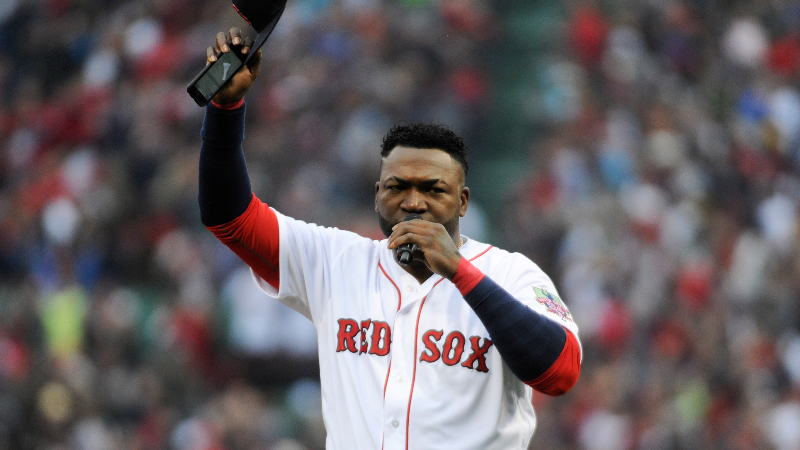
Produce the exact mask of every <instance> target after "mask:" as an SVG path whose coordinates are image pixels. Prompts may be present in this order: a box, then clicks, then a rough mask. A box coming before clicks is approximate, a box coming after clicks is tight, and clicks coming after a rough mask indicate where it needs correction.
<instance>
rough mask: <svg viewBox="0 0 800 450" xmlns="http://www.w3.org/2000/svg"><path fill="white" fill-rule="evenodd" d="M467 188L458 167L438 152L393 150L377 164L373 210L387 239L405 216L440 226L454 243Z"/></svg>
mask: <svg viewBox="0 0 800 450" xmlns="http://www.w3.org/2000/svg"><path fill="white" fill-rule="evenodd" d="M468 203H469V188H467V187H465V186H464V171H463V169H462V168H461V165H460V164H459V163H458V162H457V161H456V160H455V159H453V157H451V156H450V155H449V154H447V153H445V152H444V151H442V150H432V149H418V148H410V147H400V146H398V147H395V148H394V150H392V152H391V153H389V155H388V156H387V157H386V158H384V159H383V162H382V164H381V179H380V181H378V182H377V183H376V184H375V211H377V212H378V220H379V222H380V226H381V230H382V231H383V234H385V235H386V236H387V237H388V236H389V235H390V234H392V227H393V226H394V225H396V224H397V223H399V222H401V221H402V220H403V218H405V217H406V216H407V215H408V214H411V213H417V214H419V215H421V216H422V218H423V219H424V220H427V221H430V222H437V223H441V224H442V225H444V227H445V229H446V230H447V232H448V233H449V234H450V236H451V237H453V240H454V242H457V241H458V220H459V218H460V217H463V216H464V214H466V212H467V204H468Z"/></svg>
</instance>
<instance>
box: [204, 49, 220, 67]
mask: <svg viewBox="0 0 800 450" xmlns="http://www.w3.org/2000/svg"><path fill="white" fill-rule="evenodd" d="M216 60H217V50H216V49H215V48H214V47H208V48H207V49H206V65H208V64H211V63H213V62H214V61H216Z"/></svg>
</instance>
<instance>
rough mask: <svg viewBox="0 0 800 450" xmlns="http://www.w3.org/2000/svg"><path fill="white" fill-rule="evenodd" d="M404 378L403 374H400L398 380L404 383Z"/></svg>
mask: <svg viewBox="0 0 800 450" xmlns="http://www.w3.org/2000/svg"><path fill="white" fill-rule="evenodd" d="M403 379H404V378H403V376H402V375H398V376H397V381H398V382H400V383H402V382H403Z"/></svg>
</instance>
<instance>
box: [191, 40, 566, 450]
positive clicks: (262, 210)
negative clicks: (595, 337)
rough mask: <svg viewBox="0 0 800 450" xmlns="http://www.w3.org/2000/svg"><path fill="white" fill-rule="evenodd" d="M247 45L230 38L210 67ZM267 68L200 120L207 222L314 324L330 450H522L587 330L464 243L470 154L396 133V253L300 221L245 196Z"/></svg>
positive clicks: (502, 254) (390, 230) (389, 186)
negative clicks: (543, 398) (252, 118)
mask: <svg viewBox="0 0 800 450" xmlns="http://www.w3.org/2000/svg"><path fill="white" fill-rule="evenodd" d="M251 45H252V42H251V41H250V40H249V39H242V37H241V32H240V31H239V30H238V29H237V28H233V29H231V30H230V31H229V32H228V33H220V34H218V35H217V41H216V45H215V46H213V47H209V48H208V53H207V55H208V61H209V62H212V61H214V60H216V58H217V55H218V54H219V53H220V52H227V51H230V49H231V47H237V46H241V51H242V53H245V54H247V53H248V52H249V49H250V46H251ZM259 64H260V57H258V55H256V56H255V57H253V58H252V59H251V61H250V64H249V65H248V66H247V67H245V68H244V69H242V70H241V71H240V72H239V73H237V74H236V76H235V77H234V78H233V80H232V82H231V83H230V84H229V85H228V86H226V87H224V88H223V90H222V91H220V93H219V94H217V96H216V97H215V98H214V100H213V102H212V103H211V104H210V105H209V106H207V108H206V118H205V122H204V124H203V130H202V137H203V143H202V146H201V152H200V192H199V201H200V207H201V218H202V221H203V223H204V224H205V225H206V226H207V227H208V228H209V229H210V230H211V231H212V232H213V233H214V234H215V235H216V236H217V237H218V238H219V239H220V240H221V241H222V242H224V243H225V244H226V245H228V246H229V247H230V248H231V249H232V250H233V251H234V252H236V253H237V254H238V255H239V256H240V257H241V258H242V259H243V260H244V261H245V262H247V264H248V265H250V267H251V268H252V270H253V273H254V275H255V279H256V282H257V283H258V285H259V286H261V288H262V289H263V290H264V291H265V292H266V293H267V295H269V296H271V297H275V298H277V299H278V300H279V301H281V302H283V303H285V304H287V305H289V306H290V307H292V308H293V309H295V310H296V311H298V312H299V313H301V314H303V315H304V316H305V317H307V318H308V319H309V320H311V321H312V322H313V323H314V325H315V327H316V329H317V334H318V347H319V360H320V380H321V386H322V409H323V411H322V412H323V418H324V420H325V426H326V430H327V433H328V435H327V441H326V445H327V448H328V449H329V450H333V449H375V450H377V449H459V450H464V449H476V450H477V449H481V450H483V449H498V450H508V449H526V448H527V447H528V444H529V442H530V439H531V436H532V434H533V431H534V428H535V426H536V416H535V414H534V411H533V407H532V405H531V396H532V391H533V390H534V389H536V390H538V391H540V392H544V393H546V394H549V395H560V394H563V393H564V392H566V391H567V390H569V389H570V388H571V387H572V386H573V385H574V384H575V382H576V381H577V378H578V374H579V371H580V361H581V350H580V344H579V342H578V340H577V333H578V330H577V327H576V326H575V323H574V322H573V321H572V317H571V316H570V313H569V311H568V310H567V308H566V306H565V305H564V304H563V302H561V300H560V299H559V297H558V293H557V290H556V288H555V286H554V285H553V283H552V281H551V280H550V278H549V277H548V276H547V275H546V274H545V273H544V272H542V270H541V269H539V267H538V266H536V264H534V263H533V262H531V261H530V260H529V259H528V258H526V257H525V256H523V255H521V254H518V253H509V252H506V251H505V250H501V249H498V248H496V247H493V246H491V245H488V244H484V243H481V242H477V241H475V240H473V239H470V238H469V237H466V236H462V235H461V234H460V233H459V219H460V217H463V216H464V214H465V213H466V211H467V207H468V204H469V195H470V193H469V188H467V187H466V186H465V178H466V174H467V171H468V164H467V159H466V150H465V148H464V144H463V142H462V140H461V139H460V138H459V137H458V136H456V135H455V134H454V133H453V132H452V131H450V130H449V129H447V128H446V127H443V126H440V125H432V124H411V125H404V126H397V127H394V128H393V129H392V130H390V131H389V133H387V135H386V137H385V138H384V140H383V143H382V146H381V156H382V160H381V171H380V179H379V181H378V182H377V183H376V186H375V210H376V212H377V213H378V220H379V223H380V225H381V229H382V230H383V231H384V233H385V234H386V236H387V239H384V240H381V241H374V240H371V239H367V238H364V237H361V236H358V235H356V234H354V233H350V232H347V231H342V230H338V229H335V228H325V227H320V226H317V225H313V224H308V223H304V222H302V221H299V220H295V219H292V218H290V217H287V216H284V215H282V214H280V213H279V212H277V211H275V210H273V209H271V208H269V207H268V206H267V205H266V204H265V203H263V202H262V201H261V200H259V199H258V198H257V197H256V196H255V195H254V194H253V193H252V192H251V189H250V182H249V179H248V176H247V169H246V165H245V161H244V156H243V153H242V149H241V143H242V140H243V139H244V116H245V105H244V96H245V93H246V92H247V91H248V90H249V89H250V87H251V86H252V84H253V82H254V80H255V79H256V77H257V76H258V66H259ZM376 144H377V143H376ZM409 256H410V257H411V261H410V262H406V261H405V260H404V259H402V260H401V257H402V258H408V257H409ZM401 262H402V264H401Z"/></svg>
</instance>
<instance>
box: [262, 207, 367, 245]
mask: <svg viewBox="0 0 800 450" xmlns="http://www.w3.org/2000/svg"><path fill="white" fill-rule="evenodd" d="M275 215H276V216H277V217H278V224H279V227H280V230H281V239H285V240H291V241H293V243H294V244H304V243H305V244H308V245H322V246H325V247H328V248H330V249H332V250H334V251H335V253H339V252H342V251H344V250H347V249H353V250H356V251H363V250H365V249H373V248H377V247H378V246H379V245H380V242H381V241H376V240H374V239H370V238H367V237H364V236H361V235H359V234H357V233H354V232H352V231H347V230H341V229H339V228H336V227H327V226H322V225H317V224H315V223H309V222H305V221H303V220H299V219H295V218H293V217H289V216H287V215H284V214H281V213H280V212H278V211H275Z"/></svg>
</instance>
